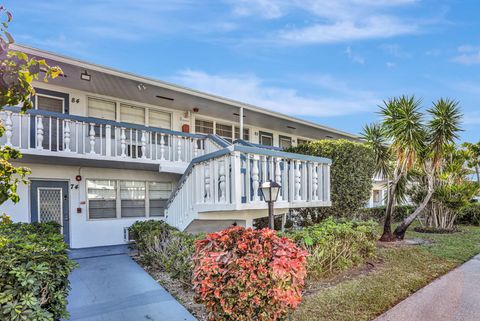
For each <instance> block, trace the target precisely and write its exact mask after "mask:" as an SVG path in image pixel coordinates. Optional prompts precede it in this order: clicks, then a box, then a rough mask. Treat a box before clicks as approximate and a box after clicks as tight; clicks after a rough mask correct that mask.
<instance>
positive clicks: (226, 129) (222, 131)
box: [215, 123, 232, 142]
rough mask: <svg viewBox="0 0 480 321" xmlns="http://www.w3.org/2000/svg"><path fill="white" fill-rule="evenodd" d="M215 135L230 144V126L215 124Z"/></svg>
mask: <svg viewBox="0 0 480 321" xmlns="http://www.w3.org/2000/svg"><path fill="white" fill-rule="evenodd" d="M215 134H217V135H218V136H220V137H223V138H225V139H226V140H228V141H229V142H231V141H232V125H225V124H219V123H216V124H215Z"/></svg>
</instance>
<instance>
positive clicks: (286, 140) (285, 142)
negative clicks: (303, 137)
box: [278, 135, 292, 149]
mask: <svg viewBox="0 0 480 321" xmlns="http://www.w3.org/2000/svg"><path fill="white" fill-rule="evenodd" d="M278 140H279V144H278V146H280V148H283V149H285V148H289V147H292V138H291V137H287V136H281V135H280V136H279V138H278Z"/></svg>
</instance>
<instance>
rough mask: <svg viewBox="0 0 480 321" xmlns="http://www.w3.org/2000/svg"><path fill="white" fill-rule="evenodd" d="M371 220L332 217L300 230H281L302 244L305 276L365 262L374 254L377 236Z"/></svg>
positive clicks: (326, 273)
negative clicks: (306, 254)
mask: <svg viewBox="0 0 480 321" xmlns="http://www.w3.org/2000/svg"><path fill="white" fill-rule="evenodd" d="M376 233H377V223H375V222H374V221H366V222H365V221H353V220H339V221H334V220H333V219H331V218H329V219H327V220H325V221H323V222H322V223H320V224H315V225H312V226H309V227H306V228H303V229H301V230H296V231H291V232H287V233H285V236H286V237H288V238H290V239H292V240H293V241H294V242H296V243H297V244H298V245H300V246H302V247H305V248H306V249H307V251H308V253H309V256H308V257H307V262H308V263H307V270H308V276H309V277H311V278H321V277H323V276H325V275H328V274H333V273H338V272H341V271H343V270H345V269H348V268H351V267H354V266H358V265H360V264H362V263H365V262H366V261H367V260H368V259H369V258H371V257H373V256H374V255H375V250H376V240H377V239H378V235H377V234H376Z"/></svg>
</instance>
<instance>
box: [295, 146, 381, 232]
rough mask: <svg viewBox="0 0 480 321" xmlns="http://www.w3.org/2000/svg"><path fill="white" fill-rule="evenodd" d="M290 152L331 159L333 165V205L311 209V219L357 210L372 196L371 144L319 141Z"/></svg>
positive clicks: (373, 168)
mask: <svg viewBox="0 0 480 321" xmlns="http://www.w3.org/2000/svg"><path fill="white" fill-rule="evenodd" d="M288 151H289V152H293V153H300V154H307V155H314V156H322V157H327V158H330V159H331V160H332V165H331V168H330V169H331V199H332V206H331V207H325V208H319V209H315V210H313V211H308V212H311V213H310V215H311V216H312V219H314V218H315V217H317V216H318V217H319V219H320V218H322V217H325V216H338V215H339V214H347V215H348V214H349V213H354V212H355V211H356V210H357V209H358V208H360V207H362V206H363V205H364V204H365V202H366V201H367V200H368V199H369V197H370V192H371V189H372V177H373V174H374V171H375V160H374V154H373V150H372V148H371V147H369V146H367V145H365V144H363V143H357V142H352V141H349V140H343V139H340V140H318V141H314V142H310V143H308V144H303V145H301V146H297V147H292V148H290V149H289V150H288ZM317 221H319V220H317ZM314 222H316V220H315V219H314Z"/></svg>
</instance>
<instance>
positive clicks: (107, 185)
mask: <svg viewBox="0 0 480 321" xmlns="http://www.w3.org/2000/svg"><path fill="white" fill-rule="evenodd" d="M87 196H88V217H89V218H90V219H102V218H115V217H117V202H116V200H117V182H116V181H115V180H87Z"/></svg>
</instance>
